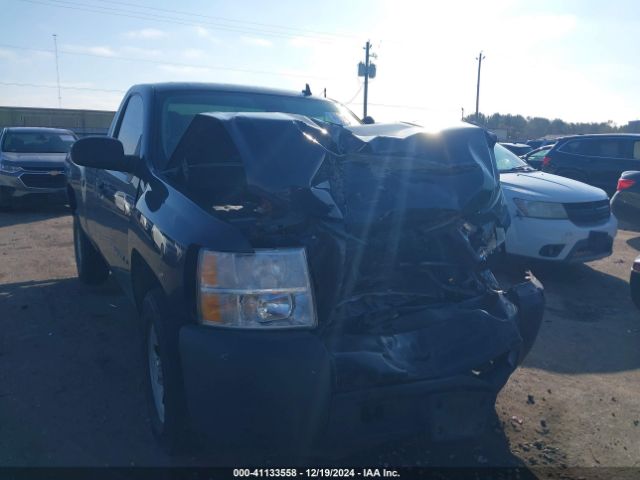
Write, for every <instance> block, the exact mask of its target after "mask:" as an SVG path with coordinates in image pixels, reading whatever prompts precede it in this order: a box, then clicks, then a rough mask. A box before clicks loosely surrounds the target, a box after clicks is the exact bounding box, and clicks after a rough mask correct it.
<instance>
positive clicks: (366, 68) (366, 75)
mask: <svg viewBox="0 0 640 480" xmlns="http://www.w3.org/2000/svg"><path fill="white" fill-rule="evenodd" d="M364 49H365V54H364V113H363V115H362V118H365V117H366V116H367V100H368V97H369V50H370V49H371V42H370V41H369V40H367V45H366V46H365V47H364Z"/></svg>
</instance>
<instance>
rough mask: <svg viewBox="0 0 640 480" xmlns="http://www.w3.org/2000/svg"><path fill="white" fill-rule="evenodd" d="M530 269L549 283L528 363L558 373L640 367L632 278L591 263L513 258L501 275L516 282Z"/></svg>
mask: <svg viewBox="0 0 640 480" xmlns="http://www.w3.org/2000/svg"><path fill="white" fill-rule="evenodd" d="M527 269H530V270H531V271H532V272H533V273H534V275H535V276H536V277H538V279H539V280H540V281H541V282H542V283H543V285H544V287H545V296H546V300H547V307H546V310H545V316H544V319H543V326H542V328H541V330H540V334H539V336H538V339H537V341H536V344H535V346H534V348H533V350H532V351H531V353H530V355H529V357H528V358H527V360H526V362H525V366H529V367H534V368H540V369H544V370H549V371H554V372H559V373H570V374H580V373H609V372H620V371H626V370H635V369H638V368H640V349H639V348H638V342H640V319H638V314H637V311H636V309H635V308H634V306H633V304H632V303H631V299H630V296H629V284H628V283H627V282H626V281H624V280H621V279H619V278H618V277H615V276H613V275H609V274H607V273H603V272H601V271H598V270H595V269H593V268H591V267H590V266H589V265H588V264H572V265H566V264H564V265H563V264H552V263H545V262H535V261H534V262H531V261H526V260H522V259H516V258H508V259H507V261H506V262H502V263H501V264H500V265H499V266H498V268H497V276H498V277H499V278H501V279H502V280H504V279H506V280H507V282H516V281H518V280H519V279H520V278H522V275H523V272H524V271H525V270H527Z"/></svg>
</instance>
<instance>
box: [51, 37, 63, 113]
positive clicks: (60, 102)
mask: <svg viewBox="0 0 640 480" xmlns="http://www.w3.org/2000/svg"><path fill="white" fill-rule="evenodd" d="M53 50H54V52H55V54H56V82H57V84H58V108H62V95H60V68H59V67H58V39H57V35H56V34H55V33H54V34H53Z"/></svg>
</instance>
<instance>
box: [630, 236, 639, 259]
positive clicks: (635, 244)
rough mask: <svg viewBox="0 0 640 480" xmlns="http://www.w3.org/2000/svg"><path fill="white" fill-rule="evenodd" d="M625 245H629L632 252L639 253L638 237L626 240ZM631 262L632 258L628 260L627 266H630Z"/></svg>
mask: <svg viewBox="0 0 640 480" xmlns="http://www.w3.org/2000/svg"><path fill="white" fill-rule="evenodd" d="M627 245H629V246H630V247H631V248H633V249H634V250H636V251H638V252H640V236H637V237H633V238H630V239H629V240H627ZM632 261H633V258H630V259H629V265H631V262H632Z"/></svg>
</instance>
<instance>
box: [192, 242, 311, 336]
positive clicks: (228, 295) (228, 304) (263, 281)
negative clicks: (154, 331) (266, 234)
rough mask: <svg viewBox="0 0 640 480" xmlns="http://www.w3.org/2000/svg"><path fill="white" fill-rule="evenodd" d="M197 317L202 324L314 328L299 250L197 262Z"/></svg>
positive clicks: (213, 256) (206, 257)
mask: <svg viewBox="0 0 640 480" xmlns="http://www.w3.org/2000/svg"><path fill="white" fill-rule="evenodd" d="M198 314H199V318H200V322H202V323H203V324H205V325H211V326H219V327H234V328H260V329H262V328H311V327H315V326H316V324H317V320H316V311H315V305H314V302H313V294H312V291H311V281H310V277H309V268H308V265H307V257H306V255H305V251H304V249H303V248H287V249H276V250H256V251H255V252H254V253H227V252H214V251H211V250H202V251H201V252H200V255H199V258H198Z"/></svg>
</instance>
